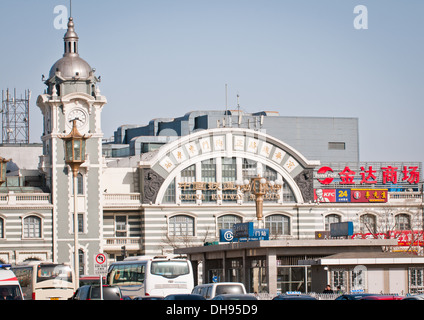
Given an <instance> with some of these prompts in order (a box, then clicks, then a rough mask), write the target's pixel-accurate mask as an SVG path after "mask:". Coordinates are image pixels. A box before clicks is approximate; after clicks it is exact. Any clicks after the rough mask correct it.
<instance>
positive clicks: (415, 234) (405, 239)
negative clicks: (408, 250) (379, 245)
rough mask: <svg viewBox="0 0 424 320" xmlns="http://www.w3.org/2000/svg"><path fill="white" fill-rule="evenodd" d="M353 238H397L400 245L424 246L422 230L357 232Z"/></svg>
mask: <svg viewBox="0 0 424 320" xmlns="http://www.w3.org/2000/svg"><path fill="white" fill-rule="evenodd" d="M352 239H397V240H398V246H410V245H412V246H424V232H423V231H422V230H416V231H411V230H392V231H389V232H388V233H355V234H353V235H352Z"/></svg>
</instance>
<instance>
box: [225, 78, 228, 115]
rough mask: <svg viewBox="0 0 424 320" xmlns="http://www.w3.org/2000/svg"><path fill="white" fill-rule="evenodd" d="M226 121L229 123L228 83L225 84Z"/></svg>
mask: <svg viewBox="0 0 424 320" xmlns="http://www.w3.org/2000/svg"><path fill="white" fill-rule="evenodd" d="M225 123H228V85H227V84H225Z"/></svg>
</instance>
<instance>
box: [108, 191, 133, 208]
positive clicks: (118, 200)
mask: <svg viewBox="0 0 424 320" xmlns="http://www.w3.org/2000/svg"><path fill="white" fill-rule="evenodd" d="M103 195H104V204H105V205H110V206H112V205H139V204H141V202H140V200H141V196H140V194H139V193H104V194H103Z"/></svg>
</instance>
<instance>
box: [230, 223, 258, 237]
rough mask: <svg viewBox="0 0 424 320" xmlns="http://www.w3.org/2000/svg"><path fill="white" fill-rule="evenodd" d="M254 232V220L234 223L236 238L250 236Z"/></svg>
mask: <svg viewBox="0 0 424 320" xmlns="http://www.w3.org/2000/svg"><path fill="white" fill-rule="evenodd" d="M252 233H253V222H246V223H235V224H233V234H234V238H248V237H251V236H252Z"/></svg>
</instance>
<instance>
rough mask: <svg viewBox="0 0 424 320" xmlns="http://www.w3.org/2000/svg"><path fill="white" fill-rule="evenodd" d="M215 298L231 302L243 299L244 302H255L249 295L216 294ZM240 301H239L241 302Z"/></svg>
mask: <svg viewBox="0 0 424 320" xmlns="http://www.w3.org/2000/svg"><path fill="white" fill-rule="evenodd" d="M216 297H222V298H228V299H229V300H231V299H232V298H240V297H241V298H243V299H244V300H257V298H256V297H255V296H252V295H250V294H228V293H227V294H218V295H216V296H215V298H216ZM243 299H241V300H243Z"/></svg>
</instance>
